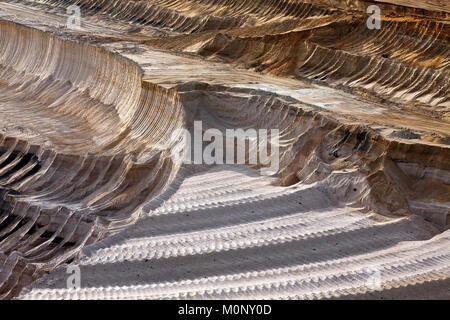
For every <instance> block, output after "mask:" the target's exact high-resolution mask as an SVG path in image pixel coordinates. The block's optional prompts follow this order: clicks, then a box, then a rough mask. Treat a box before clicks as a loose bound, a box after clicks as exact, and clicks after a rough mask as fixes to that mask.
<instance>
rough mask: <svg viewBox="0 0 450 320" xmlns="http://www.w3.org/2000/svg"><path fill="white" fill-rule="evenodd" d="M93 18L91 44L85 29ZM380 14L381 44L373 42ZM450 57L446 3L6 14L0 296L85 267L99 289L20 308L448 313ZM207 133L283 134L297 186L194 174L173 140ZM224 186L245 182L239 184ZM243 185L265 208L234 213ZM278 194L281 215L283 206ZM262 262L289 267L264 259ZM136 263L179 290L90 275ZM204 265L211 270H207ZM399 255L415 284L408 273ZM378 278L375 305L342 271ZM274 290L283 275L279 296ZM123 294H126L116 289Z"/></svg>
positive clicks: (170, 3) (92, 5)
mask: <svg viewBox="0 0 450 320" xmlns="http://www.w3.org/2000/svg"><path fill="white" fill-rule="evenodd" d="M74 4H75V5H78V6H79V8H80V10H81V12H82V19H81V22H82V26H81V29H79V30H78V29H77V30H73V29H68V28H67V27H66V21H67V19H68V15H67V13H66V8H67V7H68V6H70V5H74ZM373 4H376V5H378V6H379V7H380V9H381V13H382V21H381V29H379V30H377V29H374V30H371V29H369V28H368V27H367V24H366V21H367V18H368V14H367V13H366V9H367V7H368V6H370V5H373ZM31 10H33V11H31ZM449 41H450V7H449V4H448V3H447V1H438V0H436V1H407V0H398V1H397V0H391V1H387V0H386V1H340V0H336V1H275V0H272V1H271V0H264V1H263V0H259V1H234V2H233V1H225V0H222V1H212V0H188V1H187V0H183V1H175V0H154V1H131V0H113V1H111V0H103V1H102V0H97V1H94V0H78V1H62V0H38V1H26V0H16V1H4V2H2V3H1V4H0V112H1V113H0V130H1V131H0V141H1V142H0V194H1V199H0V201H2V206H1V207H0V209H1V214H0V297H2V298H12V297H14V296H17V295H18V294H19V293H20V291H21V290H22V288H23V287H25V286H27V285H29V284H30V283H31V282H33V281H34V280H36V279H38V278H40V277H42V275H43V274H44V273H45V272H50V271H52V270H54V269H55V268H57V267H58V266H59V265H61V264H63V263H66V262H68V261H73V259H75V258H77V257H78V256H79V255H80V253H82V252H84V255H85V257H83V258H82V259H81V260H80V263H81V265H82V266H84V267H83V268H84V269H83V274H84V275H85V277H86V278H87V279H89V281H90V283H91V285H92V287H93V288H94V287H96V288H97V289H92V290H91V289H89V288H84V289H80V290H79V291H70V292H69V291H66V290H65V289H64V286H65V278H64V277H65V273H64V270H63V269H61V268H59V269H58V270H56V271H55V272H54V273H50V275H49V276H47V277H45V278H44V279H43V281H41V282H38V283H36V284H35V285H34V287H33V286H32V287H29V288H28V290H27V292H26V294H25V295H24V296H23V297H26V298H35V297H47V298H48V297H50V298H55V297H56V298H57V297H65V298H76V297H81V298H115V297H120V298H133V297H138V296H139V297H144V298H183V297H185V298H186V297H193V298H206V297H209V298H211V297H222V298H236V297H237V298H245V297H259V298H261V297H264V298H267V297H278V298H286V297H297V298H316V297H319V298H326V297H339V296H343V295H344V296H345V295H350V296H353V297H365V295H366V294H371V292H375V291H376V292H378V293H377V294H379V296H380V297H381V296H383V290H385V291H386V293H387V294H388V295H389V296H390V297H403V296H406V297H420V293H417V292H416V293H415V294H416V296H414V295H411V292H412V291H408V290H409V289H408V290H407V289H405V290H403V291H401V292H399V293H397V296H396V294H395V293H392V291H391V289H392V288H393V287H398V286H400V287H408V286H409V287H408V288H411V286H412V287H413V288H414V285H417V286H418V287H417V288H418V289H421V288H422V290H425V289H424V288H425V286H423V287H422V286H421V285H420V286H419V283H422V282H424V281H433V285H432V289H433V288H434V289H433V290H435V292H436V295H438V296H446V297H449V296H450V294H449V292H448V290H447V291H445V290H444V291H442V288H443V287H445V285H446V284H447V283H448V279H449V278H450V270H449V266H450V252H449V251H448V250H449V248H450V246H449V242H448V241H449V239H448V237H450V234H449V233H448V231H445V230H447V229H448V226H449V225H450V171H449V170H450V147H449V143H450V112H449V110H450V109H449V108H450V77H449V70H450V50H449V48H450V45H449ZM194 120H202V121H203V124H204V129H205V130H206V129H207V128H217V129H219V130H221V131H225V129H228V128H229V129H237V128H258V129H273V128H275V129H278V130H279V131H280V133H281V135H280V143H279V147H280V170H279V172H278V173H277V175H275V176H274V177H273V178H270V179H269V178H259V179H258V178H255V177H253V176H252V175H253V173H252V171H251V168H250V167H251V166H248V167H247V168H246V169H243V168H239V169H236V168H230V167H224V168H221V167H219V168H218V169H217V168H216V169H215V168H212V169H205V168H204V167H199V168H197V167H196V166H194V167H193V168H191V167H189V168H180V164H178V163H176V162H175V161H174V159H173V151H174V150H175V149H177V148H179V147H180V144H182V143H183V142H182V139H181V136H180V134H174V133H177V132H178V131H177V129H182V128H185V129H188V130H192V128H193V122H194ZM255 168H257V167H254V168H253V169H255ZM180 169H181V170H180ZM191 169H192V170H193V171H194V172H198V171H202V170H206V171H205V172H203V173H197V174H194V175H192V173H190V170H191ZM236 170H237V171H236ZM227 175H230V176H233V177H235V179H237V180H233V179H232V180H230V181H229V182H227V183H225V185H223V184H221V182H220V181H221V180H226V176H227ZM185 177H186V178H187V180H186V181H185V182H182V181H183V179H184V178H185ZM239 179H241V181H242V182H241V183H238V182H236V181H240V180H239ZM180 184H181V187H180V190H177V188H178V187H179V186H180ZM199 186H201V187H199ZM205 189H206V190H205ZM242 189H245V190H248V192H249V196H248V197H245V196H244V197H242V198H239V197H237V198H235V197H234V196H231V198H227V197H225V198H226V199H222V198H223V197H224V195H226V194H230V195H234V194H238V193H240V192H242ZM208 190H211V192H208ZM189 192H192V193H194V194H195V195H193V196H186V194H189ZM246 192H247V191H246ZM202 193H205V196H202ZM250 194H251V195H250ZM306 194H308V195H310V197H311V199H309V200H307V197H306ZM271 195H276V196H273V197H275V198H278V199H282V200H281V201H280V204H279V205H268V204H269V203H270V201H271V200H270V199H272V198H273V197H272V196H271ZM186 197H187V198H186ZM208 199H209V200H208ZM299 199H300V200H299ZM214 203H221V204H222V207H223V208H225V209H223V210H224V212H222V211H220V210H222V209H218V208H217V207H216V206H215V205H214ZM303 203H305V207H302V208H300V207H301V206H303ZM306 203H307V204H306ZM297 204H300V207H298V208H297ZM319 204H320V205H319ZM197 206H200V207H202V206H204V210H203V211H204V212H200V211H199V210H200V209H198V208H197ZM227 207H229V208H230V210H231V211H232V212H233V214H231V216H230V218H229V220H227V219H226V218H223V217H221V214H222V213H223V215H226V212H227V209H226V208H227ZM143 208H144V209H143ZM197 209H198V210H197ZM183 210H184V211H183ZM277 212H279V213H277ZM324 212H326V213H324ZM238 213H240V214H242V221H241V220H240V218H239V214H238ZM142 215H143V216H144V217H143V218H141V220H139V221H140V223H138V224H137V225H136V226H134V227H131V228H129V229H127V230H125V231H123V230H124V229H125V228H126V227H130V226H132V225H134V224H135V223H136V221H137V220H138V219H139V217H140V216H142ZM189 215H192V217H193V218H192V219H193V220H192V221H191V220H189V219H187V218H186V217H188V216H189ZM172 217H173V218H172ZM336 217H341V218H342V220H341V218H339V219H338V218H336ZM152 218H154V221H153V220H152ZM183 219H187V220H183ZM276 219H280V220H279V221H277V222H275V220H276ZM152 221H153V222H154V223H155V224H157V225H156V226H155V227H153V226H152V223H151V222H152ZM248 223H250V225H249V224H248ZM140 224H141V225H140ZM253 224H254V225H253ZM183 225H184V226H185V227H183ZM258 225H262V226H265V227H261V228H260V227H258ZM144 226H146V227H145V228H144ZM158 228H159V229H158ZM229 228H230V229H229ZM144 229H145V230H147V233H145V230H144ZM161 230H162V231H161ZM211 230H214V231H215V232H216V233H217V237H212V238H209V237H208V236H207V234H208V233H210V232H211ZM258 230H259V231H258ZM273 230H281V231H282V233H283V232H287V233H288V234H289V235H290V236H289V237H287V238H282V237H281V236H280V235H276V234H274V231H273ZM308 230H309V231H308ZM259 232H261V233H259ZM368 232H374V233H373V234H374V235H375V237H377V240H376V241H375V242H374V243H373V244H370V236H368ZM246 233H249V234H251V235H250V236H249V237H250V238H252V237H253V239H254V241H253V242H252V241H250V242H247V240H245V239H244V238H242V237H243V236H242V235H243V234H246ZM115 234H117V235H116V236H114V235H115ZM341 234H342V236H343V237H344V238H345V239H341V238H340V237H341V236H340V235H341ZM111 236H112V237H111ZM107 237H111V238H109V239H106V240H105V241H103V242H101V243H100V244H94V243H96V242H98V241H99V240H102V239H105V238H107ZM139 237H141V238H142V239H141V240H139V241H140V242H139V243H140V245H139V246H137V247H136V245H135V244H133V243H134V242H133V241H134V240H130V239H136V238H139ZM258 237H259V238H258ZM213 238H214V239H213ZM347 238H348V239H347ZM258 239H259V240H258ZM349 239H350V240H349ZM335 240H336V241H335ZM330 241H335V242H336V243H341V244H342V246H343V247H342V248H341V247H339V245H336V246H338V247H336V248H335V249H333V248H332V247H330V245H329V243H330ZM341 241H342V242H341ZM352 241H354V246H360V247H358V248H357V249H356V247H353V251H352ZM403 241H405V242H406V243H412V244H411V245H404V244H402V243H400V242H403ZM209 242H211V243H213V244H211V245H209ZM186 243H189V244H192V243H195V245H188V246H187V245H186ZM161 244H162V245H161ZM160 245H161V246H160ZM305 246H306V247H308V246H314V251H315V252H314V253H309V251H307V250H306V249H304V248H305ZM411 246H413V248H412V247H411ZM263 247H264V248H265V249H263ZM83 248H85V249H84V251H82V250H83ZM227 248H234V249H235V250H238V251H237V253H227V251H228V249H227ZM271 248H272V249H271ZM299 248H302V249H299ZM116 249H117V250H118V251H115V250H116ZM277 249H279V250H280V251H279V256H276V255H273V256H272V255H271V253H270V252H271V251H272V250H275V251H276V250H277ZM296 250H299V251H296ZM302 250H303V251H302ZM305 250H306V251H305ZM308 250H309V247H308ZM424 250H428V252H427V253H426V254H425V253H424V252H425V251H424ZM148 251H154V252H155V253H154V254H150V253H148ZM289 252H296V253H295V254H291V257H289V254H288V253H289ZM227 255H229V256H227ZM265 255H267V256H270V257H272V258H273V259H275V260H277V259H278V260H279V261H278V262H277V263H273V264H271V263H263V262H262V260H261V259H262V258H261V257H262V256H265ZM308 255H310V256H309V257H308V258H304V257H305V256H308ZM122 256H123V257H127V258H126V259H128V260H129V261H135V262H136V263H135V264H136V265H135V266H134V267H136V268H144V267H143V265H142V260H143V259H147V260H149V259H150V260H152V259H153V260H154V261H155V263H156V265H155V269H156V271H155V272H156V273H155V274H160V275H161V277H160V278H158V277H157V276H155V274H154V273H152V272H144V274H145V275H146V278H144V279H140V280H133V281H131V283H129V282H127V280H126V279H122V280H120V279H118V280H117V283H115V282H114V281H113V282H112V283H110V282H108V281H109V280H108V278H110V277H108V276H105V277H99V278H98V279H95V277H93V275H94V274H96V273H97V271H98V270H97V269H96V268H97V266H96V265H97V264H101V265H103V264H106V263H107V262H108V263H112V267H111V270H109V271H110V272H111V274H115V273H114V272H117V269H118V268H120V263H124V259H125V258H123V257H122ZM213 256H214V257H216V258H217V261H218V262H214V263H212V262H210V261H209V260H207V259H209V258H208V257H213ZM246 256H250V257H251V258H252V259H253V260H254V261H253V262H254V263H251V262H248V263H244V262H243V259H244V258H245V257H246ZM425 256H426V257H425ZM109 257H110V258H109ZM189 257H197V258H198V261H200V262H198V270H197V271H196V272H194V273H192V274H187V273H185V272H186V270H185V269H186V267H185V266H186V265H189V264H192V262H191V260H190V258H189ZM399 257H407V259H406V260H405V262H404V265H402V266H401V267H399V268H404V270H407V272H406V273H404V271H398V270H397V269H396V271H392V272H391V273H389V272H388V270H392V269H393V268H395V266H396V265H395V264H396V263H398V259H399ZM102 259H103V260H102ZM161 259H168V260H167V261H168V262H170V261H172V260H173V264H172V266H173V269H174V270H178V271H176V272H175V274H176V275H174V276H173V277H171V275H169V274H166V273H164V272H165V271H164V265H165V262H164V263H163V262H162V261H161ZM171 259H172V260H171ZM205 259H206V260H205ZM227 259H231V260H230V262H228V263H231V264H233V263H235V264H236V266H237V267H236V268H237V269H236V270H234V271H227V268H226V267H225V265H227V264H226V263H225V264H224V262H223V261H225V260H227ZM233 259H234V260H233ZM327 259H329V260H327ZM153 260H152V261H153ZM193 260H195V259H193ZM214 261H215V260H214ZM220 261H222V264H221V262H220ZM424 261H426V262H424ZM75 263H76V262H75ZM317 263H319V264H320V263H322V264H323V265H322V267H323V268H322V267H319V265H316V264H317ZM132 266H133V264H132ZM339 266H341V267H342V270H341V271H342V274H340V273H339V272H338V269H339V268H341V267H339ZM362 266H366V267H370V266H376V268H377V270H378V271H380V270H381V271H382V272H385V274H386V273H389V276H386V277H385V278H383V276H382V280H381V281H382V284H381V287H379V288H375V289H374V288H367V287H364V283H361V282H360V281H359V280H357V279H354V278H352V277H348V276H346V275H345V274H346V273H352V272H356V273H357V274H358V272H360V273H361V274H363V275H368V274H370V272H369V271H370V270H369V271H367V270H366V271H363V270H362V269H361V270H359V269H357V268H362ZM335 267H336V268H337V269H336V268H335ZM338 267H339V268H338ZM192 268H196V266H195V264H192ZM316 269H317V270H316ZM322 269H323V273H322V275H324V276H325V278H327V277H329V278H327V279H326V280H323V281H322V280H321V281H322V282H320V283H318V284H317V286H315V287H316V288H319V289H317V290H318V291H317V292H316V291H314V290H312V289H311V287H309V285H308V283H309V281H310V279H309V278H308V276H307V274H311V272H312V273H314V272H315V273H314V274H316V273H317V276H321V272H322V271H320V270H322ZM211 270H215V271H211ZM314 270H315V271H314ZM358 270H359V271H358ZM402 270H403V269H402ZM413 270H414V271H413ZM252 271H254V272H255V273H254V274H252V275H250V273H251V272H252ZM341 271H340V272H341ZM229 272H231V273H229ZM273 274H277V275H278V277H279V278H280V279H278V280H273V281H275V282H276V281H278V282H277V283H271V284H269V282H270V281H271V279H272V276H271V275H273ZM220 276H227V277H228V278H226V280H223V279H222V280H218V279H219V278H215V277H220ZM403 276H404V277H403ZM402 277H403V278H402ZM201 278H205V279H207V280H204V282H202V281H203V280H202V281H200V280H199V282H195V281H196V279H201ZM282 278H283V279H288V280H286V281H288V282H289V283H292V287H290V285H287V284H286V283H284V282H283V281H285V280H282ZM249 279H250V280H249ZM330 279H331V280H330ZM333 279H341V280H342V281H341V282H339V281H340V280H339V281H337V280H336V281H337V282H336V281H335V280H333ZM418 279H419V280H418ZM420 279H422V280H420ZM184 280H185V281H184ZM139 281H143V282H142V283H140V282H139ZM171 281H172V282H174V285H173V286H169V285H166V284H167V282H171ZM189 281H194V282H195V285H193V284H192V282H189ZM245 281H250V282H252V281H253V282H255V283H257V285H260V286H262V287H264V286H266V289H261V290H259V289H258V290H256V291H255V290H254V288H253V289H252V288H250V287H249V286H250V285H249V284H246V282H245ZM164 283H166V284H164ZM112 285H117V286H122V287H124V288H125V287H126V288H128V289H126V290H125V289H123V290H122V291H121V290H120V289H119V291H118V292H116V293H114V294H111V295H109V294H107V293H105V292H106V291H102V289H101V288H102V287H103V288H104V287H107V286H112ZM52 286H53V287H52ZM130 286H131V287H130ZM133 286H134V287H133ZM280 286H281V287H280ZM322 286H323V289H322ZM235 287H239V288H241V289H242V290H240V289H239V290H240V291H239V290H238V291H237V293H236V292H235V293H236V294H230V295H226V294H224V292H227V291H226V290H227V289H229V288H235ZM244 287H245V288H244ZM50 288H52V289H50ZM55 288H56V289H55ZM98 288H100V289H98ZM130 288H131V289H130ZM155 288H158V289H157V290H156V289H155ZM206 288H212V289H211V290H212V291H211V292H207V291H205V290H207V289H206ZM275 288H282V289H280V290H278V289H275ZM327 288H328V289H327ZM53 289H54V290H53ZM52 290H53V291H52ZM55 290H56V291H55ZM127 290H128V291H127ZM327 290H328V291H327ZM342 290H344V291H342ZM346 290H347V291H346ZM426 290H427V291H430V289H429V288H428V287H427V289H426ZM74 292H75V293H74ZM233 292H234V291H233ZM343 292H346V293H343ZM380 292H381V293H380ZM361 294H363V295H361Z"/></svg>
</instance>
